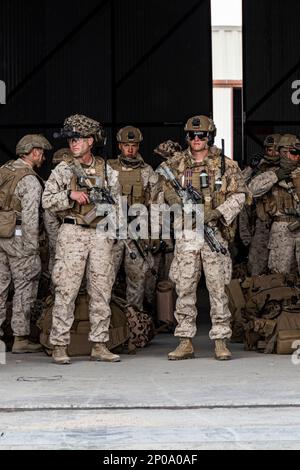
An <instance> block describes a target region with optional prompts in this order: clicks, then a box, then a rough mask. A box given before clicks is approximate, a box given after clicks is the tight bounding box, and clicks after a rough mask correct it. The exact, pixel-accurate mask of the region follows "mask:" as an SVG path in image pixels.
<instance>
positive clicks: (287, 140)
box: [278, 134, 300, 149]
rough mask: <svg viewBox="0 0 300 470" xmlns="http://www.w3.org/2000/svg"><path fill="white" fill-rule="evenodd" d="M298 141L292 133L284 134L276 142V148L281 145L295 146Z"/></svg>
mask: <svg viewBox="0 0 300 470" xmlns="http://www.w3.org/2000/svg"><path fill="white" fill-rule="evenodd" d="M299 142H300V140H299V138H298V137H297V136H296V135H294V134H284V135H282V136H281V138H280V140H279V142H278V149H280V148H282V147H286V148H290V147H295V145H296V144H298V143H299Z"/></svg>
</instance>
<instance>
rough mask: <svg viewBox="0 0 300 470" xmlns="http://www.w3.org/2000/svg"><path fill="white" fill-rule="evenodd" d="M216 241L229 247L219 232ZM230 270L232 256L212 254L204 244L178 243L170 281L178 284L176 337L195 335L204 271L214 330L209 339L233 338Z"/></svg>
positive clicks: (183, 241)
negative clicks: (201, 278)
mask: <svg viewBox="0 0 300 470" xmlns="http://www.w3.org/2000/svg"><path fill="white" fill-rule="evenodd" d="M217 238H218V239H219V241H220V242H221V243H222V244H223V245H224V246H226V247H227V243H226V241H224V240H223V238H222V236H221V235H220V234H219V233H218V234H217ZM231 268H232V267H231V258H230V255H229V253H228V254H227V255H222V254H221V253H216V252H212V251H211V250H210V248H209V246H208V245H207V244H206V243H205V242H204V244H203V242H199V241H197V240H195V241H189V240H177V242H176V246H175V255H174V260H173V263H172V266H171V271H170V279H171V280H172V281H173V282H174V283H175V285H176V292H177V295H178V299H177V303H176V311H175V318H176V320H177V323H178V325H177V327H176V330H175V336H178V337H182V338H193V337H194V336H195V335H196V332H197V327H196V319H197V313H198V312H197V307H196V302H197V286H198V283H199V280H200V277H201V272H202V269H203V271H204V274H205V278H206V287H207V289H208V292H209V299H210V317H211V322H212V328H211V330H210V333H209V337H210V339H211V340H216V339H229V338H230V337H231V333H232V332H231V327H230V321H231V313H230V311H229V308H228V298H227V295H226V293H225V285H227V284H229V283H230V280H231Z"/></svg>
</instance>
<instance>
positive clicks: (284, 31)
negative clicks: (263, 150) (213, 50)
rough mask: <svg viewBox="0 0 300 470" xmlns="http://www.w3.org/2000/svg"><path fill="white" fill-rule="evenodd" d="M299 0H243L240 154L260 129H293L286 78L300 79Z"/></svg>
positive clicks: (253, 145) (296, 110) (296, 109)
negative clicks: (242, 144)
mask: <svg viewBox="0 0 300 470" xmlns="http://www.w3.org/2000/svg"><path fill="white" fill-rule="evenodd" d="M299 17H300V2H299V0H286V1H285V2H282V1H280V0H272V1H271V0H264V1H261V0H251V1H247V0H244V1H243V22H244V25H243V37H244V110H245V134H246V145H245V149H246V154H248V155H250V154H251V153H253V152H255V151H257V150H258V149H260V145H259V144H260V143H261V142H262V141H263V138H264V136H265V135H266V134H269V133H272V132H278V131H283V132H287V131H288V132H291V131H292V132H296V133H299V131H300V127H299V118H300V105H299V104H298V105H296V104H293V102H292V93H293V91H294V90H292V83H293V82H294V81H295V80H297V79H298V80H300V41H299V39H298V38H299Z"/></svg>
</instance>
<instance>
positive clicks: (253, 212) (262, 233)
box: [239, 134, 281, 276]
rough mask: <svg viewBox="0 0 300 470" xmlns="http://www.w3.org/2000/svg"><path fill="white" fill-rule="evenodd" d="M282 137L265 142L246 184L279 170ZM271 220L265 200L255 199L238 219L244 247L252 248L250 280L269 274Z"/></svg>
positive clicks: (249, 172) (253, 160) (245, 172)
mask: <svg viewBox="0 0 300 470" xmlns="http://www.w3.org/2000/svg"><path fill="white" fill-rule="evenodd" d="M280 137H281V135H280V134H272V135H269V136H267V137H266V139H265V141H264V148H265V151H264V154H263V155H256V156H255V157H256V158H253V159H252V162H253V164H250V166H249V167H247V168H246V169H245V170H244V171H243V176H244V178H245V181H246V183H247V184H249V183H250V181H251V179H253V178H254V177H256V176H258V175H260V174H262V173H264V172H266V171H269V170H271V169H274V170H276V169H278V168H279V152H278V148H277V146H278V143H279V140H280ZM271 224H272V219H271V217H270V216H269V215H268V214H267V213H266V210H265V204H264V198H263V197H262V198H256V199H255V203H254V204H253V205H252V206H251V207H245V208H244V209H243V211H242V213H241V214H240V217H239V231H240V237H241V240H242V241H243V243H244V245H245V246H248V245H250V247H249V256H248V271H249V273H250V275H251V276H259V275H261V274H266V273H267V270H268V257H269V251H268V244H269V237H270V229H271Z"/></svg>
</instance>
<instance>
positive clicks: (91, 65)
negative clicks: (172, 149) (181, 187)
mask: <svg viewBox="0 0 300 470" xmlns="http://www.w3.org/2000/svg"><path fill="white" fill-rule="evenodd" d="M0 51H1V64H0V79H1V80H4V81H5V82H6V84H7V92H8V96H7V104H6V105H3V106H1V107H0V133H1V134H0V154H1V155H2V156H1V160H2V161H3V159H6V158H7V156H8V155H9V152H12V151H13V149H14V145H15V142H16V140H17V139H18V138H19V137H20V136H22V135H24V133H28V132H43V131H44V133H45V134H46V135H47V136H48V137H51V135H52V132H53V129H54V128H56V127H59V126H60V125H61V123H62V121H63V119H64V118H65V117H66V116H67V115H69V114H72V113H75V112H80V113H86V114H87V115H90V116H92V117H94V118H97V119H99V120H100V121H101V122H103V123H104V124H105V125H106V126H107V128H108V133H109V136H110V137H112V136H113V137H114V135H115V131H116V129H117V128H118V127H119V126H121V125H123V124H124V125H125V124H128V123H132V124H135V125H137V126H140V127H141V128H142V131H143V132H144V134H145V142H144V145H143V150H144V154H145V157H146V160H148V161H151V159H152V150H153V148H154V147H155V146H156V145H157V144H158V143H159V142H160V141H161V140H163V139H166V138H170V137H171V138H174V139H175V138H177V139H182V138H183V133H182V122H184V121H185V120H186V118H187V117H189V116H190V115H193V114H194V113H199V112H201V113H211V112H212V72H211V25H210V1H209V0H185V2H182V0H172V2H161V1H160V0H102V1H100V0H87V1H85V2H82V0H75V1H74V0H72V1H71V0H60V1H59V0H51V2H50V1H49V2H48V1H47V2H41V1H38V0H29V1H27V2H21V0H4V1H2V2H0ZM176 123H177V124H176ZM113 141H114V139H113ZM106 152H107V153H108V154H109V155H111V154H112V153H115V146H114V143H112V139H111V138H110V145H109V147H108V149H107V151H106Z"/></svg>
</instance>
